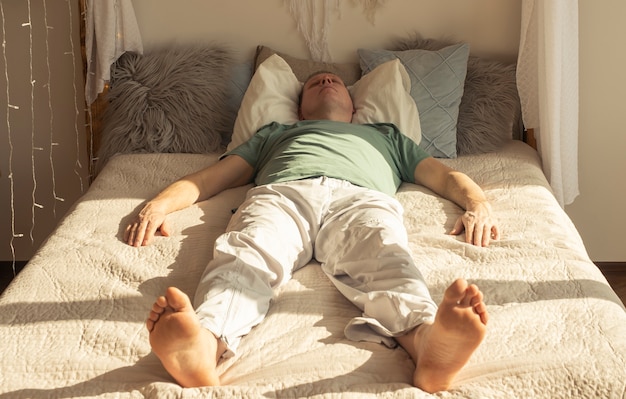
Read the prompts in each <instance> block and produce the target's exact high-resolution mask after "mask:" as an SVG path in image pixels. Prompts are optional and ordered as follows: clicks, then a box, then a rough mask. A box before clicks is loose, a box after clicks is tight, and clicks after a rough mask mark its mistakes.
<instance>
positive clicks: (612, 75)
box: [566, 0, 626, 262]
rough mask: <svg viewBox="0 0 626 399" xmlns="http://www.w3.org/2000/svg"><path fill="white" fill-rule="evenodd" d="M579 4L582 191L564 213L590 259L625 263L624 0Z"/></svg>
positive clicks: (625, 56)
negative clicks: (582, 242)
mask: <svg viewBox="0 0 626 399" xmlns="http://www.w3.org/2000/svg"><path fill="white" fill-rule="evenodd" d="M578 3H579V15H580V17H579V20H580V124H579V126H580V127H579V133H580V140H579V173H580V175H579V183H580V192H581V194H580V196H579V197H578V198H577V199H576V200H575V201H574V203H573V204H572V205H570V206H567V207H566V211H567V213H568V214H569V215H570V217H571V218H572V220H573V221H574V223H575V224H576V227H577V228H578V230H579V231H580V233H581V235H582V237H583V240H584V242H585V245H586V246H587V250H588V251H589V254H590V256H591V259H593V260H594V261H605V262H626V207H625V205H626V127H625V126H626V124H625V123H624V118H625V116H626V106H625V105H626V73H625V72H624V65H626V52H625V51H624V50H623V47H624V46H623V42H624V39H626V24H625V23H624V18H625V17H626V2H624V1H623V0H605V1H579V2H578Z"/></svg>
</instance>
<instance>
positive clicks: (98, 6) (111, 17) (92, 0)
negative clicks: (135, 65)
mask: <svg viewBox="0 0 626 399" xmlns="http://www.w3.org/2000/svg"><path fill="white" fill-rule="evenodd" d="M85 47H86V48H85V52H86V56H87V77H86V82H85V100H86V101H87V104H91V103H92V102H94V101H95V99H96V97H98V94H99V93H101V92H102V90H103V89H104V84H105V82H107V81H108V80H109V79H110V78H111V73H110V72H111V65H112V64H113V63H114V62H115V61H116V60H117V59H118V58H119V57H120V56H121V55H122V54H124V52H126V51H135V52H138V53H143V44H142V42H141V35H140V34H139V27H138V26H137V20H136V18H135V10H134V8H133V4H132V2H131V0H86V1H85Z"/></svg>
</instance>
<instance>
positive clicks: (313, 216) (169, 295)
mask: <svg viewBox="0 0 626 399" xmlns="http://www.w3.org/2000/svg"><path fill="white" fill-rule="evenodd" d="M353 113H354V106H353V103H352V99H351V97H350V94H349V92H348V90H347V88H346V86H345V85H344V83H343V82H342V81H341V79H340V78H339V77H337V76H336V75H333V74H331V73H326V72H323V73H318V74H316V75H313V76H312V77H311V78H310V79H309V80H308V81H307V82H306V83H305V85H304V87H303V91H302V97H301V104H300V109H299V115H300V119H301V121H300V122H298V123H296V124H295V125H292V126H285V125H281V124H278V123H273V124H270V125H268V126H266V127H264V128H262V129H261V130H259V132H257V133H256V134H255V135H254V136H253V137H252V138H251V139H250V140H249V141H248V142H246V143H244V144H242V145H241V146H239V147H238V148H236V149H234V150H233V151H231V152H230V153H228V154H226V155H225V156H224V157H222V159H221V160H220V161H219V162H217V163H216V164H214V165H211V166H209V167H207V168H206V169H203V170H201V171H198V172H196V173H193V174H191V175H189V176H186V177H184V178H182V179H180V180H178V181H176V182H174V183H173V184H171V185H170V186H169V187H167V188H166V189H165V190H164V191H162V192H161V193H160V194H158V195H157V196H156V197H155V198H154V199H152V200H151V201H149V202H148V203H147V204H146V205H145V207H144V208H143V209H142V210H141V212H140V213H139V215H138V216H137V217H136V219H135V220H134V221H133V222H132V223H131V224H129V226H128V227H127V229H126V236H125V240H126V242H127V243H128V244H130V245H134V246H140V245H148V244H149V243H150V242H151V241H152V239H153V237H154V234H155V233H156V231H157V230H160V232H161V233H162V234H163V235H165V236H167V235H168V234H169V228H168V224H167V221H166V215H167V214H169V213H171V212H174V211H176V210H179V209H182V208H185V207H187V206H190V205H191V204H194V203H195V202H198V201H202V200H205V199H207V198H209V197H211V196H214V195H216V194H218V193H219V192H221V191H223V190H225V189H228V188H231V187H237V186H241V185H244V184H248V183H250V182H252V181H254V182H255V183H256V186H255V187H254V188H252V189H250V191H249V192H248V194H247V198H246V200H245V201H244V203H243V204H242V205H241V206H240V207H239V209H238V210H237V212H236V213H235V215H234V216H233V217H232V219H231V221H230V223H229V225H228V228H227V232H226V233H225V234H223V235H222V236H220V237H219V238H218V239H217V241H216V243H215V251H214V259H213V260H212V261H211V263H209V265H208V266H207V268H206V271H205V273H204V275H203V277H202V279H201V281H200V283H199V286H198V288H197V292H196V294H195V300H194V303H193V305H192V302H191V301H190V299H189V297H187V296H186V295H185V294H184V293H183V292H182V291H180V290H178V289H177V288H174V287H170V288H168V290H167V291H166V293H165V295H164V296H161V297H159V298H157V299H156V302H155V303H154V305H153V307H152V310H151V311H150V313H149V316H148V320H147V323H146V324H147V328H148V330H149V331H150V344H151V345H152V349H153V351H154V353H155V354H156V355H157V357H158V358H159V359H160V360H161V362H162V363H163V366H164V367H165V368H166V369H167V371H168V372H169V373H170V374H171V375H172V376H173V377H174V378H175V379H176V381H177V382H178V383H179V384H181V385H182V386H184V387H194V386H207V385H219V383H220V381H219V376H218V375H217V373H216V366H217V363H218V361H219V359H220V358H221V357H222V356H228V355H232V353H233V350H235V348H236V346H237V343H238V341H239V339H240V338H241V337H242V336H244V335H246V334H247V333H248V332H249V331H250V329H251V328H252V327H254V326H255V325H256V324H258V323H259V322H261V320H263V318H264V316H265V314H266V312H267V310H268V307H269V304H270V299H271V298H272V289H273V288H275V287H277V286H279V285H280V284H281V283H284V282H286V281H287V280H289V278H290V277H291V273H292V272H293V271H294V270H297V269H298V268H300V267H302V266H304V265H306V264H307V263H308V262H309V260H310V259H311V258H312V257H315V258H316V259H317V260H318V261H319V262H320V263H321V264H322V268H323V270H324V272H325V273H326V274H327V276H328V277H329V278H330V279H331V280H332V282H333V283H334V284H335V286H336V287H337V288H338V290H339V291H340V292H341V293H342V294H344V295H345V296H346V297H347V298H348V299H349V300H350V301H352V302H353V303H354V304H355V305H356V306H358V307H359V308H360V309H361V310H363V317H360V318H357V319H354V320H352V321H351V322H350V323H349V325H348V326H347V328H346V330H345V331H346V336H347V337H348V338H349V339H356V340H370V341H375V342H383V343H385V344H387V345H388V346H394V345H395V344H396V342H397V343H399V344H400V345H401V346H402V347H403V348H404V349H406V351H407V352H408V353H409V354H410V355H411V357H412V358H413V360H414V361H415V363H416V369H415V372H414V379H413V380H414V381H413V382H414V384H415V385H416V386H417V387H419V388H421V389H423V390H425V391H429V392H435V391H439V390H445V389H447V388H448V387H449V385H450V384H451V382H452V379H453V378H454V376H455V375H456V374H457V373H458V371H459V370H460V369H461V368H462V367H463V366H464V365H465V364H466V363H467V361H468V360H469V358H470V356H471V355H472V353H473V352H474V351H475V349H476V348H477V347H478V345H479V344H480V342H481V341H482V339H483V337H484V334H485V325H486V323H487V318H488V315H487V311H486V307H485V304H484V302H483V295H482V293H481V292H480V291H479V289H478V288H477V287H476V286H475V285H469V284H468V283H467V282H466V281H465V280H462V279H459V280H457V281H455V282H453V283H452V284H451V285H450V286H449V287H448V288H447V290H446V292H445V295H444V299H443V301H442V303H441V304H440V305H439V307H437V305H436V304H435V303H434V302H433V301H432V299H431V297H430V294H429V291H428V288H427V287H426V284H425V282H424V280H423V277H422V275H421V273H420V272H419V270H418V268H417V267H416V265H415V264H414V262H413V260H412V258H411V255H410V253H409V249H408V244H407V234H406V230H405V228H404V225H403V221H402V207H401V205H400V204H399V202H398V201H396V200H395V199H394V198H393V195H394V194H395V192H396V189H397V188H398V186H399V185H400V183H401V181H409V182H415V183H418V184H422V185H424V186H426V187H428V188H430V189H432V190H433V191H434V192H436V193H438V194H440V195H441V196H443V197H445V198H448V199H450V200H452V201H454V202H455V203H457V204H459V205H460V206H461V207H463V208H464V209H465V210H466V212H465V213H464V214H463V215H462V216H461V217H460V218H459V220H458V221H457V222H456V224H455V226H454V229H453V230H452V232H451V234H460V233H461V232H462V231H463V230H465V234H466V241H467V242H468V243H472V244H474V245H478V246H487V245H489V242H490V240H491V239H497V238H498V229H497V227H496V225H495V223H494V221H493V220H492V215H491V208H490V205H489V204H488V202H487V200H486V198H485V196H484V193H483V191H482V190H481V189H480V188H479V187H478V186H477V185H476V184H475V183H474V182H473V181H472V180H471V179H469V178H468V177H467V176H466V175H464V174H462V173H459V172H457V171H454V170H452V169H450V168H448V167H446V166H445V165H443V164H442V163H440V162H439V161H437V160H435V159H434V158H431V157H429V156H428V155H427V154H426V153H425V152H424V151H422V150H421V149H420V148H419V147H418V146H417V145H416V144H415V143H414V142H412V141H411V140H410V139H409V138H407V137H406V136H404V135H402V134H401V133H400V132H398V130H397V129H396V127H395V126H394V125H391V124H377V125H357V124H351V123H350V121H351V120H352V115H353Z"/></svg>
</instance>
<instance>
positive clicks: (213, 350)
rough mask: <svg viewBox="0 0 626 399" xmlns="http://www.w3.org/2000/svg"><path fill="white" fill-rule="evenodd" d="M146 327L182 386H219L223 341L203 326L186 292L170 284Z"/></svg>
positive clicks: (157, 351)
mask: <svg viewBox="0 0 626 399" xmlns="http://www.w3.org/2000/svg"><path fill="white" fill-rule="evenodd" d="M146 327H147V328H148V331H149V332H150V345H151V346H152V351H153V352H154V353H155V354H156V355H157V357H158V358H159V360H161V363H162V364H163V367H165V369H166V370H167V372H168V373H170V375H171V376H172V377H174V379H175V380H176V381H177V382H178V383H179V384H180V385H181V386H183V387H199V386H210V385H213V386H215V385H219V383H220V381H219V376H218V375H217V372H216V367H217V361H218V359H219V357H220V356H221V354H222V353H223V348H218V347H221V346H222V345H220V344H221V342H220V341H218V339H217V338H216V337H215V336H214V335H213V334H212V333H211V332H210V331H209V330H207V329H205V328H203V327H202V326H201V325H200V322H199V320H198V317H197V316H196V313H195V311H194V309H193V305H192V304H191V301H190V300H189V297H188V296H187V295H186V294H185V293H184V292H182V291H180V290H179V289H178V288H174V287H170V288H168V289H167V291H166V293H165V296H160V297H158V298H157V299H156V301H155V302H154V305H152V310H151V311H150V314H149V316H148V320H146ZM220 350H221V352H219V351H220ZM218 352H219V353H218Z"/></svg>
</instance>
